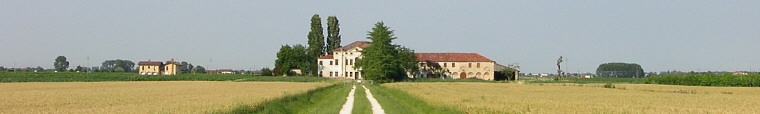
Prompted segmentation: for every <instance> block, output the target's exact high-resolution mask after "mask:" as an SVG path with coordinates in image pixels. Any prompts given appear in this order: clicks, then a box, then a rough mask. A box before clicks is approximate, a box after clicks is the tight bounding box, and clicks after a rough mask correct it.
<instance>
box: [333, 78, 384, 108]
mask: <svg viewBox="0 0 760 114" xmlns="http://www.w3.org/2000/svg"><path fill="white" fill-rule="evenodd" d="M361 87H362V89H364V93H365V95H366V97H367V99H368V100H369V103H370V105H371V106H372V113H373V114H385V110H383V107H382V106H380V103H379V102H378V101H377V99H375V97H374V96H372V92H371V91H370V90H369V88H367V87H365V86H364V85H362V86H361ZM355 92H356V85H354V86H353V88H351V92H349V93H348V96H347V97H346V103H345V104H343V108H342V109H340V114H351V113H354V112H353V108H354V99H355V96H354V95H355Z"/></svg>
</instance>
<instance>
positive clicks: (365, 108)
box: [351, 84, 372, 114]
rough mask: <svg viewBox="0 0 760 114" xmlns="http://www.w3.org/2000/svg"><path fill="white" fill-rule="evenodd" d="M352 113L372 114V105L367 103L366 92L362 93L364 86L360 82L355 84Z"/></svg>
mask: <svg viewBox="0 0 760 114" xmlns="http://www.w3.org/2000/svg"><path fill="white" fill-rule="evenodd" d="M351 113H352V114H372V105H370V104H369V99H367V93H364V88H362V86H361V84H357V85H356V94H354V109H353V110H352V111H351Z"/></svg>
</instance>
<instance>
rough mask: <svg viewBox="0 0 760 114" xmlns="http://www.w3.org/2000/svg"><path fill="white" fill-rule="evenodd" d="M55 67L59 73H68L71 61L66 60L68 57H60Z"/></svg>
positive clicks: (54, 64) (57, 58) (56, 60)
mask: <svg viewBox="0 0 760 114" xmlns="http://www.w3.org/2000/svg"><path fill="white" fill-rule="evenodd" d="M53 67H55V71H58V72H63V71H66V69H67V68H69V61H67V60H66V56H58V57H56V58H55V62H54V63H53Z"/></svg>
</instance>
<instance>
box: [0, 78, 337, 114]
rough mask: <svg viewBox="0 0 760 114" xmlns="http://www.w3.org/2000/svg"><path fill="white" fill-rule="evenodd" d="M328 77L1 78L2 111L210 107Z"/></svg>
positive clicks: (293, 90)
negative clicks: (213, 79)
mask: <svg viewBox="0 0 760 114" xmlns="http://www.w3.org/2000/svg"><path fill="white" fill-rule="evenodd" d="M327 85H328V84H327V83H296V82H207V81H176V82H32V83H0V90H2V91H0V96H2V97H0V102H2V103H0V113H71V114H77V113H209V112H211V111H215V110H223V109H228V108H233V107H234V106H238V105H240V104H256V103H260V102H263V101H265V100H267V99H274V98H277V97H280V96H283V95H285V94H297V93H300V92H305V91H307V90H309V89H314V88H317V87H322V86H327Z"/></svg>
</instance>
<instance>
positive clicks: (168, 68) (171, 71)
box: [163, 59, 179, 75]
mask: <svg viewBox="0 0 760 114" xmlns="http://www.w3.org/2000/svg"><path fill="white" fill-rule="evenodd" d="M178 66H179V65H177V62H174V59H172V60H171V61H167V62H166V64H164V67H163V75H177V70H179V67H178Z"/></svg>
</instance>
